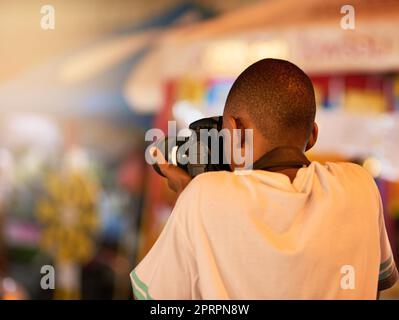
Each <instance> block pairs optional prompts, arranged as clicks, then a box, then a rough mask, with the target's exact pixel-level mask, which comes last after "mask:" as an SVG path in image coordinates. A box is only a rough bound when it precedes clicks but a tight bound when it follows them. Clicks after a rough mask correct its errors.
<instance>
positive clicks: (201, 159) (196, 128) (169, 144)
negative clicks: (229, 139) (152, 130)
mask: <svg viewBox="0 0 399 320" xmlns="http://www.w3.org/2000/svg"><path fill="white" fill-rule="evenodd" d="M222 125H223V117H221V116H220V117H211V118H203V119H200V120H197V121H194V122H193V123H191V124H190V125H189V129H190V130H189V131H190V135H189V136H186V137H168V136H166V137H164V138H162V139H159V140H158V141H157V142H156V143H155V147H156V148H157V149H158V150H159V151H161V152H162V154H163V156H164V158H165V160H166V161H168V162H169V163H172V164H174V165H176V166H178V167H180V168H182V169H183V170H184V171H186V172H187V173H188V174H189V175H190V176H191V177H195V176H197V175H199V174H201V173H204V172H208V171H221V170H225V171H231V170H230V166H229V165H228V162H227V161H226V157H225V154H224V146H223V145H224V139H223V135H221V134H220V132H221V130H222ZM153 167H154V169H155V171H156V172H157V173H158V174H160V175H162V176H163V174H162V172H161V170H160V169H159V166H158V164H157V163H155V164H154V165H153Z"/></svg>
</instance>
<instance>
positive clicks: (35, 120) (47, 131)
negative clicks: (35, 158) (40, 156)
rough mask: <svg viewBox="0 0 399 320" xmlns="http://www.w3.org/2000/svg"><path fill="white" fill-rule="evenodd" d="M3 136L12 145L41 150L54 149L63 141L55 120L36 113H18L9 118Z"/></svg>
mask: <svg viewBox="0 0 399 320" xmlns="http://www.w3.org/2000/svg"><path fill="white" fill-rule="evenodd" d="M3 136H4V137H5V140H6V141H7V142H8V143H9V144H10V146H12V147H19V146H26V147H29V148H31V149H33V148H35V149H36V148H38V149H40V150H41V152H45V151H51V150H54V147H55V146H57V145H58V144H59V143H60V142H61V138H60V132H59V129H58V127H57V125H56V123H55V122H54V121H52V120H51V119H50V118H49V117H45V116H42V115H39V114H34V113H25V112H24V113H16V114H13V115H11V116H10V117H9V118H7V122H6V125H5V127H4V132H3Z"/></svg>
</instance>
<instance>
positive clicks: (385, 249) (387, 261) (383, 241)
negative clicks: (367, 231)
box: [378, 201, 398, 291]
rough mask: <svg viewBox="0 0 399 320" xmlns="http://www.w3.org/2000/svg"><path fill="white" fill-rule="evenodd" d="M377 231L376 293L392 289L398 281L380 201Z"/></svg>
mask: <svg viewBox="0 0 399 320" xmlns="http://www.w3.org/2000/svg"><path fill="white" fill-rule="evenodd" d="M379 230H380V249H381V259H380V271H379V275H378V291H382V290H386V289H389V288H390V287H392V286H393V285H394V284H395V283H396V281H397V280H398V270H397V268H396V265H395V260H394V259H393V256H392V250H391V245H390V243H389V239H388V235H387V231H386V228H385V221H384V210H383V207H382V203H381V201H380V212H379Z"/></svg>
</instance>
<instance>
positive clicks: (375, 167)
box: [363, 157, 382, 178]
mask: <svg viewBox="0 0 399 320" xmlns="http://www.w3.org/2000/svg"><path fill="white" fill-rule="evenodd" d="M363 167H364V168H365V169H366V170H367V171H368V172H369V173H370V174H371V175H372V176H373V177H374V178H377V177H379V176H380V174H381V170H382V165H381V161H380V160H378V159H376V158H373V157H370V158H367V159H366V160H365V161H364V162H363Z"/></svg>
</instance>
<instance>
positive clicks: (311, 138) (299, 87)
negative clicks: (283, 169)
mask: <svg viewBox="0 0 399 320" xmlns="http://www.w3.org/2000/svg"><path fill="white" fill-rule="evenodd" d="M315 113H316V103H315V95H314V90H313V85H312V82H311V80H310V79H309V77H308V76H307V75H306V74H305V73H304V72H303V71H302V70H301V69H299V68H298V67H297V66H295V65H294V64H292V63H290V62H288V61H284V60H279V59H263V60H260V61H258V62H256V63H254V64H252V65H251V66H249V67H248V68H247V69H245V70H244V71H243V72H242V73H241V74H240V75H239V76H238V78H237V79H236V81H235V82H234V84H233V86H232V88H231V89H230V92H229V94H228V97H227V100H226V105H225V108H224V113H223V126H224V128H226V129H229V130H232V129H239V130H242V134H241V136H242V137H244V134H243V133H244V129H253V140H254V141H253V142H254V145H253V159H254V160H257V159H258V158H259V157H260V156H262V155H263V154H264V153H266V152H268V151H270V150H272V149H274V148H275V147H278V146H295V147H298V148H300V149H302V150H304V151H305V150H308V149H310V148H311V147H312V146H313V145H314V144H315V142H316V139H317V126H316V124H315V122H314V120H315ZM244 142H245V140H244V138H243V139H242V141H241V148H243V147H244ZM232 147H233V148H234V147H235V148H237V146H232ZM233 167H234V163H233Z"/></svg>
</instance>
